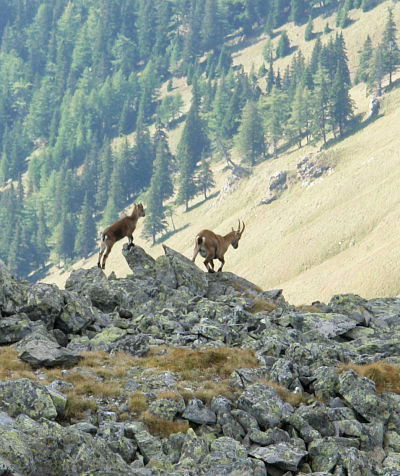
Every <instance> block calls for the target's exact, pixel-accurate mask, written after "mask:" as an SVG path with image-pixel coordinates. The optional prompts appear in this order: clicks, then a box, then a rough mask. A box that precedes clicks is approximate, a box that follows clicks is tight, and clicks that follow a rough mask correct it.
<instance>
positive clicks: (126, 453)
mask: <svg viewBox="0 0 400 476" xmlns="http://www.w3.org/2000/svg"><path fill="white" fill-rule="evenodd" d="M97 436H98V437H100V438H102V439H103V440H104V441H106V442H107V444H108V446H109V448H110V449H111V450H112V452H113V453H117V454H119V455H120V456H121V457H122V458H123V459H124V461H126V462H127V463H132V461H133V460H134V458H135V453H136V450H137V444H136V443H135V441H134V440H132V439H130V438H127V437H126V436H125V427H124V424H123V423H117V422H105V423H103V424H101V425H100V427H99V429H98V431H97Z"/></svg>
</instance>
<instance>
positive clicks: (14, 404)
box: [0, 378, 57, 420]
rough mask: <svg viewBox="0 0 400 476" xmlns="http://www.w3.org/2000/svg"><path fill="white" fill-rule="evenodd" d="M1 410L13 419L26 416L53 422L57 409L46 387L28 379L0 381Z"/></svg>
mask: <svg viewBox="0 0 400 476" xmlns="http://www.w3.org/2000/svg"><path fill="white" fill-rule="evenodd" d="M0 408H1V410H2V411H6V412H7V413H8V414H9V415H10V416H11V417H16V416H17V415H20V414H24V415H28V416H29V417H31V418H33V419H39V418H42V417H43V418H47V419H48V420H53V419H54V418H56V416H57V409H56V406H55V405H54V403H53V399H52V398H51V395H50V392H49V391H48V390H47V388H46V387H44V386H43V385H41V384H40V383H37V382H32V381H31V380H29V379H28V378H22V379H19V380H10V381H8V382H2V381H0Z"/></svg>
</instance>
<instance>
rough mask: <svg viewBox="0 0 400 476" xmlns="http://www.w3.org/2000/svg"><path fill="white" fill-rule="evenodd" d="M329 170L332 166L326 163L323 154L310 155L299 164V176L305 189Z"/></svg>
mask: <svg viewBox="0 0 400 476" xmlns="http://www.w3.org/2000/svg"><path fill="white" fill-rule="evenodd" d="M329 170H330V166H329V165H328V164H327V163H326V161H325V157H324V155H322V154H317V155H312V154H308V155H306V156H305V157H303V159H301V160H300V161H299V162H298V164H297V176H298V178H299V180H300V181H301V183H302V185H303V187H306V186H307V185H309V184H310V183H311V182H312V181H314V180H315V179H317V178H318V177H321V175H323V174H324V173H325V172H327V171H329Z"/></svg>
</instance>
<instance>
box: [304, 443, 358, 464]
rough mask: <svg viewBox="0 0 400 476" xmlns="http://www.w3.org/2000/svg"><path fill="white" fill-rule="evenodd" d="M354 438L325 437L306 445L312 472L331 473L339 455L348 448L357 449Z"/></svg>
mask: <svg viewBox="0 0 400 476" xmlns="http://www.w3.org/2000/svg"><path fill="white" fill-rule="evenodd" d="M359 444H360V441H359V440H358V439H355V438H340V437H327V438H318V439H315V440H313V441H311V442H310V444H309V445H308V453H309V455H310V457H311V467H312V469H313V471H331V470H332V469H334V468H335V466H336V464H337V463H338V462H339V461H340V455H341V453H342V452H343V451H344V450H346V449H348V448H357V449H358V447H359Z"/></svg>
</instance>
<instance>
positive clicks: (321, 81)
mask: <svg viewBox="0 0 400 476" xmlns="http://www.w3.org/2000/svg"><path fill="white" fill-rule="evenodd" d="M326 76H327V73H326V71H324V70H323V68H322V67H321V66H320V67H319V69H318V71H317V73H316V75H315V77H314V84H315V88H314V91H313V95H312V109H313V122H312V135H313V137H314V139H315V140H317V139H319V138H322V140H323V142H324V144H326V127H327V124H328V119H329V116H328V111H329V92H328V87H327V84H326Z"/></svg>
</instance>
